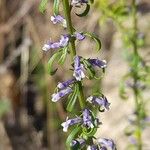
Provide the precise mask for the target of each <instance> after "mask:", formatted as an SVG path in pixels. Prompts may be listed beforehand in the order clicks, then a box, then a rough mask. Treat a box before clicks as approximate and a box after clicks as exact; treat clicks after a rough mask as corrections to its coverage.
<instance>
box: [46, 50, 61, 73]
mask: <svg viewBox="0 0 150 150" xmlns="http://www.w3.org/2000/svg"><path fill="white" fill-rule="evenodd" d="M60 56H61V51H58V52H57V53H55V54H54V55H53V56H52V57H51V58H50V59H49V61H48V73H49V74H50V75H54V74H55V73H56V71H57V68H56V69H54V70H53V63H54V61H55V60H57V59H58V58H59V57H60Z"/></svg>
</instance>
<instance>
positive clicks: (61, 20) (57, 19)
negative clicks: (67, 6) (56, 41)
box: [51, 15, 67, 28]
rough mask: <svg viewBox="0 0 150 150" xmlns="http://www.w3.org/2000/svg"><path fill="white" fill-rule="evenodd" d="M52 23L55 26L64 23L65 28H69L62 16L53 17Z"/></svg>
mask: <svg viewBox="0 0 150 150" xmlns="http://www.w3.org/2000/svg"><path fill="white" fill-rule="evenodd" d="M51 21H52V22H53V24H57V23H62V25H63V27H65V28H66V27H67V24H66V20H65V19H64V18H63V17H62V16H60V15H57V16H51Z"/></svg>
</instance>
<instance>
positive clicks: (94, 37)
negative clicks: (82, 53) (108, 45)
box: [84, 32, 101, 51]
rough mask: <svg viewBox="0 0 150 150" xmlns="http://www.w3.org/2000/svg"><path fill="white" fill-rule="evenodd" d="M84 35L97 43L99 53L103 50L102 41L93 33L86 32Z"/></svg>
mask: <svg viewBox="0 0 150 150" xmlns="http://www.w3.org/2000/svg"><path fill="white" fill-rule="evenodd" d="M84 35H86V36H88V37H90V38H92V39H93V40H94V41H95V42H96V50H97V51H99V50H100V49H101V41H100V39H99V38H98V37H97V36H96V35H95V34H93V33H90V32H84Z"/></svg>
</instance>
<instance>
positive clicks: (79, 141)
mask: <svg viewBox="0 0 150 150" xmlns="http://www.w3.org/2000/svg"><path fill="white" fill-rule="evenodd" d="M85 144H86V141H85V139H83V138H77V139H75V140H72V142H71V144H70V146H71V147H75V146H80V147H82V146H84V145H85Z"/></svg>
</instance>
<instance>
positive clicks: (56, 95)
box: [52, 87, 72, 102]
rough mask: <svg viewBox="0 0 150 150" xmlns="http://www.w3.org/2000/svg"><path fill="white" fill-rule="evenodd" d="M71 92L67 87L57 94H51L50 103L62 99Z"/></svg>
mask: <svg viewBox="0 0 150 150" xmlns="http://www.w3.org/2000/svg"><path fill="white" fill-rule="evenodd" d="M71 92H72V89H71V88H70V87H67V88H66V89H63V90H61V91H59V92H58V93H54V94H52V101H53V102H57V101H58V100H59V99H60V98H62V97H64V96H65V95H68V94H70V93H71Z"/></svg>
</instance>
